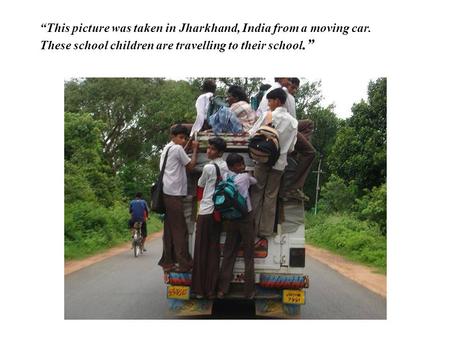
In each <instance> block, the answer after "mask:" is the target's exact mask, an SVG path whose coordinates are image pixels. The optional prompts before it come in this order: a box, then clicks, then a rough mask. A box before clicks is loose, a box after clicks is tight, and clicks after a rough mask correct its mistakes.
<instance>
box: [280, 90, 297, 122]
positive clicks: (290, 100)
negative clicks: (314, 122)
mask: <svg viewBox="0 0 450 338" xmlns="http://www.w3.org/2000/svg"><path fill="white" fill-rule="evenodd" d="M283 89H285V88H284V87H283ZM285 90H286V94H287V98H286V103H285V104H284V106H285V107H286V110H287V111H288V113H289V114H291V115H292V117H293V118H294V119H297V113H296V112H295V98H294V96H292V95H291V93H289V91H288V90H287V89H285Z"/></svg>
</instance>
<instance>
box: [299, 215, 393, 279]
mask: <svg viewBox="0 0 450 338" xmlns="http://www.w3.org/2000/svg"><path fill="white" fill-rule="evenodd" d="M306 241H307V242H308V243H310V244H313V245H316V246H318V247H322V248H325V249H328V250H330V251H332V252H335V253H337V254H340V255H342V256H344V257H346V258H348V259H349V260H351V261H354V262H358V263H363V264H364V265H368V266H370V267H374V268H375V269H376V271H377V272H379V273H383V274H386V237H384V236H383V235H381V234H380V233H379V231H378V229H377V228H376V227H375V226H374V225H373V224H371V223H369V222H366V221H361V220H358V219H357V218H355V217H354V216H352V215H351V214H345V213H335V214H318V215H314V214H312V213H309V212H308V213H307V214H306Z"/></svg>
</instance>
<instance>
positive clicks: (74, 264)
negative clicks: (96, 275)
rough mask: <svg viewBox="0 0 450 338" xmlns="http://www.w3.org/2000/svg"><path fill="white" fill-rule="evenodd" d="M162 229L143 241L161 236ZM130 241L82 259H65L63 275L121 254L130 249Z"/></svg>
mask: <svg viewBox="0 0 450 338" xmlns="http://www.w3.org/2000/svg"><path fill="white" fill-rule="evenodd" d="M162 233H163V232H162V231H159V232H154V233H152V234H150V235H149V236H148V237H147V240H146V241H145V243H149V242H150V241H152V240H155V239H157V238H161V237H162ZM130 243H131V241H130V242H127V243H124V244H121V245H119V246H116V247H114V248H111V249H108V250H106V251H105V252H102V253H100V254H97V255H94V256H91V257H88V258H84V259H73V260H67V261H64V276H65V275H68V274H71V273H72V272H75V271H78V270H80V269H83V268H85V267H88V266H90V265H92V264H95V263H98V262H101V261H103V260H105V259H108V258H110V257H112V256H115V255H118V254H121V253H123V252H126V251H130Z"/></svg>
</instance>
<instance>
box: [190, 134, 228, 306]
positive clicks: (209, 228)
mask: <svg viewBox="0 0 450 338" xmlns="http://www.w3.org/2000/svg"><path fill="white" fill-rule="evenodd" d="M208 143H209V145H208V149H207V151H206V154H207V156H208V159H210V160H211V162H209V163H208V164H206V165H205V166H204V168H203V172H202V175H201V177H200V179H199V180H198V186H199V187H200V188H203V196H202V199H201V201H200V206H199V211H198V217H197V223H196V230H195V246H194V267H193V271H192V286H191V287H192V292H194V293H195V294H196V295H197V297H199V298H203V297H208V298H210V299H212V298H215V296H216V286H217V281H218V278H219V260H220V247H219V238H220V223H217V222H216V221H215V220H214V218H213V212H214V202H213V195H214V191H215V188H216V182H217V179H218V177H217V173H216V166H215V165H217V166H218V167H219V171H220V175H221V176H222V177H223V175H224V174H225V173H226V172H227V171H228V167H227V164H226V162H225V161H224V160H223V158H222V155H223V153H224V151H225V150H226V147H227V145H226V143H225V141H224V140H223V139H222V138H220V137H216V138H212V139H210V140H209V141H208Z"/></svg>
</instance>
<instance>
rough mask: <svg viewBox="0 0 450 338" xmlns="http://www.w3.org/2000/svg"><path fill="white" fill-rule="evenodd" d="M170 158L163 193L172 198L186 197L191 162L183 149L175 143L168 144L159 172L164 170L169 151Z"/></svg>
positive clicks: (160, 161)
mask: <svg viewBox="0 0 450 338" xmlns="http://www.w3.org/2000/svg"><path fill="white" fill-rule="evenodd" d="M169 147H171V148H170V150H169V157H167V163H166V169H165V170H164V176H163V192H164V193H165V194H166V195H170V196H186V195H187V176H186V165H187V164H188V163H189V162H191V159H190V158H189V156H187V154H186V152H185V151H184V149H183V147H182V146H180V145H179V144H175V143H173V142H170V143H168V144H167V145H166V146H165V147H164V149H163V152H162V154H161V158H160V160H159V170H161V169H162V165H163V162H164V158H165V157H166V155H167V149H169Z"/></svg>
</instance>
